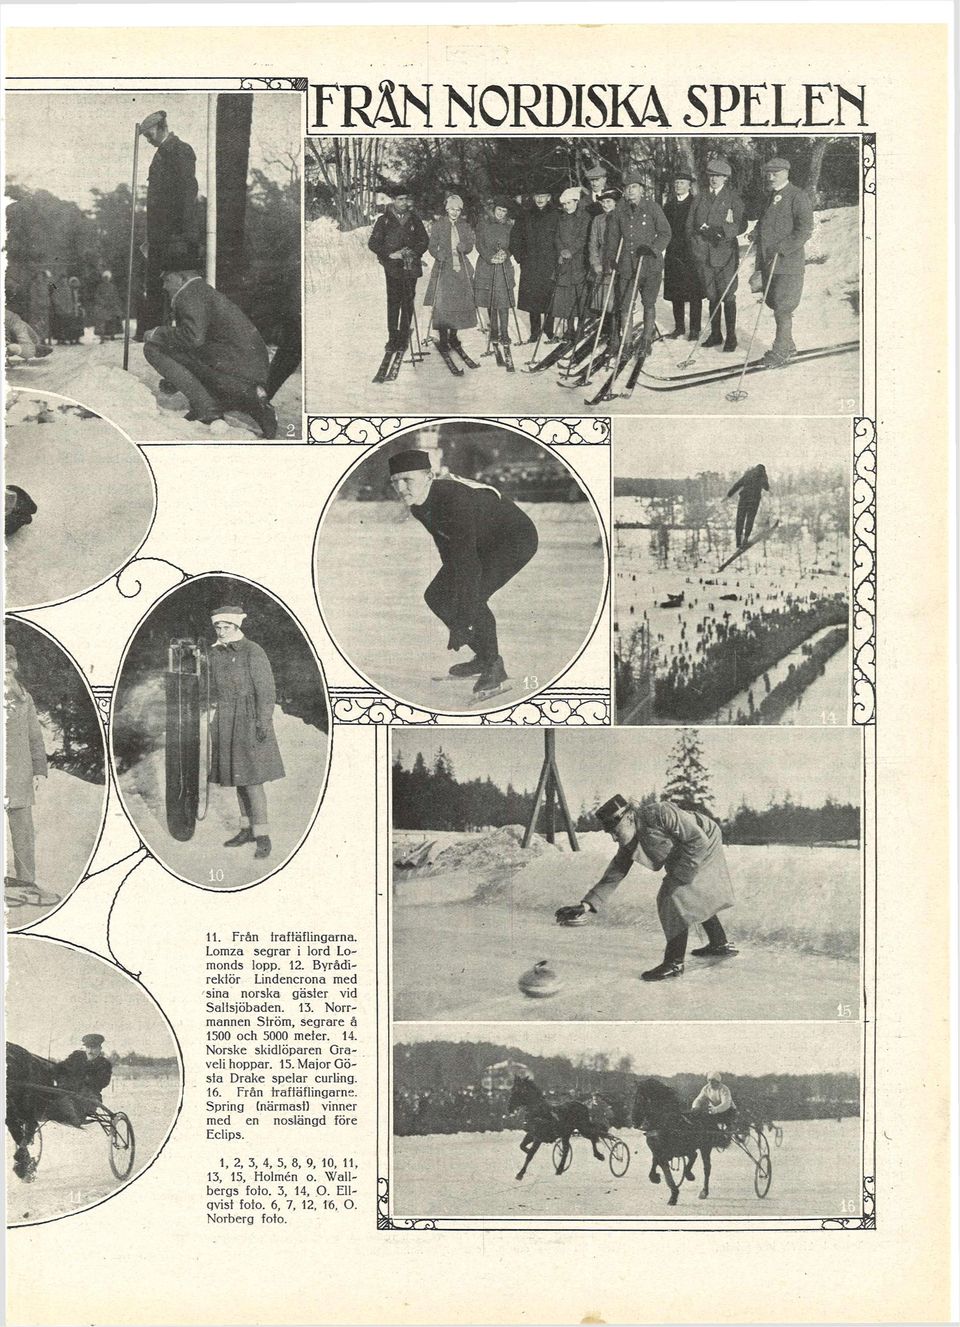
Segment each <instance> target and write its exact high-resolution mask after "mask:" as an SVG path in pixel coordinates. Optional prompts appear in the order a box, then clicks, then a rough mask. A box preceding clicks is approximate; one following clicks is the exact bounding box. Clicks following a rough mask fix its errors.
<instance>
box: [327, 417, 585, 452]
mask: <svg viewBox="0 0 960 1327" xmlns="http://www.w3.org/2000/svg"><path fill="white" fill-rule="evenodd" d="M462 418H465V416H462V415H379V416H378V415H355V416H351V415H334V416H328V415H308V416H307V438H306V441H307V444H308V445H313V446H327V447H328V446H357V447H369V446H372V445H373V444H374V443H377V442H383V441H384V440H385V439H386V438H389V437H391V436H392V435H393V434H394V433H399V432H400V431H401V430H402V429H408V428H413V427H415V426H416V425H417V424H442V423H444V422H445V421H447V420H453V419H462ZM471 418H472V416H471ZM478 418H480V417H479V416H478ZM482 419H483V422H484V423H485V424H503V425H505V426H506V427H508V428H514V429H519V430H520V431H521V432H523V433H527V434H529V435H530V437H531V438H536V439H537V441H538V442H542V443H544V444H545V445H546V446H548V447H569V446H573V445H576V444H581V445H583V446H594V447H604V446H609V445H610V420H609V419H582V418H580V417H579V416H576V415H574V416H572V417H569V418H568V417H566V416H562V417H560V418H558V417H556V416H553V415H534V416H529V417H526V418H518V417H516V416H514V415H492V416H487V415H484V416H482Z"/></svg>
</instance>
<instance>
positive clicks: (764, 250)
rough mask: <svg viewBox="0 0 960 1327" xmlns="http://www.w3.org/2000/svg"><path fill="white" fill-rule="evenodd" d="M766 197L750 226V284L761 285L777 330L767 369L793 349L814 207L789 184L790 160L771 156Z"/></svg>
mask: <svg viewBox="0 0 960 1327" xmlns="http://www.w3.org/2000/svg"><path fill="white" fill-rule="evenodd" d="M763 175H764V182H765V184H766V189H767V197H766V201H765V202H764V204H763V207H762V209H761V212H760V217H759V219H758V221H757V225H756V228H755V230H754V232H753V233H754V238H755V240H756V245H757V270H756V273H755V274H754V279H753V281H752V282H751V285H752V286H753V287H754V288H756V289H759V290H766V292H767V294H766V304H767V307H768V308H770V309H773V316H774V319H775V321H776V324H777V334H776V337H775V339H774V342H773V345H772V347H771V348H770V349H769V350H768V351H767V353H766V354H765V355H764V357H763V362H764V363H765V364H766V365H767V367H768V368H774V369H778V368H781V367H782V366H783V365H784V364H786V363H787V361H788V360H789V359H790V357H791V355H795V354H796V353H797V347H796V345H795V344H794V340H793V315H794V312H795V311H796V309H797V306H798V305H799V303H800V298H801V296H802V294H803V268H804V263H805V262H806V249H805V247H804V246H805V245H806V243H807V240H808V239H809V238H810V236H811V235H812V234H813V207H812V206H811V204H810V199H809V198H808V197H807V195H806V194H805V193H804V191H803V190H802V189H798V188H797V186H796V185H795V184H791V183H790V163H789V161H787V160H786V158H784V157H774V158H773V160H772V161H768V162H767V163H766V165H765V166H764V168H763Z"/></svg>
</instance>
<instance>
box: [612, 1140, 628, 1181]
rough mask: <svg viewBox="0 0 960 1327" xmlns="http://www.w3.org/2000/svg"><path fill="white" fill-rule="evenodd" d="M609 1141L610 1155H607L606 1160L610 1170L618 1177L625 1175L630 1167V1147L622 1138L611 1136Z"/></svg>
mask: <svg viewBox="0 0 960 1327" xmlns="http://www.w3.org/2000/svg"><path fill="white" fill-rule="evenodd" d="M609 1143H610V1155H609V1156H608V1157H607V1161H608V1163H609V1166H610V1172H611V1174H613V1175H616V1177H617V1179H619V1178H620V1176H621V1175H626V1173H627V1171H628V1169H629V1168H630V1149H629V1147H627V1145H626V1143H625V1142H624V1141H623V1139H622V1138H611V1139H610V1140H609Z"/></svg>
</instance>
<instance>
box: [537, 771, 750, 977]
mask: <svg viewBox="0 0 960 1327" xmlns="http://www.w3.org/2000/svg"><path fill="white" fill-rule="evenodd" d="M596 815H597V819H598V820H599V821H600V825H601V827H602V828H603V829H604V830H605V831H606V832H607V833H608V834H609V835H610V836H611V837H612V838H613V839H614V840H615V841H616V843H617V844H618V848H617V853H616V856H615V857H614V858H613V860H612V861H611V863H610V865H609V866H608V867H607V869H606V871H604V873H603V875H602V877H601V878H600V880H599V881H598V882H597V883H596V884H595V885H594V887H593V888H592V889H591V890H590V891H589V893H587V894H585V895H584V897H583V899H582V901H581V902H580V903H575V904H573V905H572V906H569V907H564V908H558V909H557V914H556V917H557V921H558V922H559V923H560V924H561V926H578V925H581V924H582V923H583V922H585V921H588V920H589V919H590V916H591V915H592V914H593V913H595V912H599V911H600V909H601V908H602V907H603V905H604V903H605V902H606V901H607V900H608V899H609V897H610V895H611V894H612V893H613V892H614V890H615V889H616V888H617V886H618V885H619V884H620V882H621V880H623V878H624V876H625V875H626V874H627V872H628V871H629V870H630V868H631V867H632V866H633V864H634V863H635V862H638V863H639V864H640V865H641V866H645V867H646V868H647V870H648V871H660V870H661V869H663V872H664V875H663V881H662V883H661V885H660V889H659V891H658V892H657V913H658V915H659V917H660V925H661V926H662V927H663V934H664V937H665V938H666V942H667V945H666V949H665V950H664V955H663V962H662V963H658V964H657V966H656V967H654V968H650V969H649V970H648V971H647V972H644V973H642V974H641V975H642V977H643V980H644V981H663V980H665V979H666V978H669V977H679V976H681V975H682V974H683V961H684V957H685V955H686V952H687V933H688V931H689V928H690V927H691V926H692V925H694V923H702V925H703V929H704V931H705V932H706V934H707V943H706V944H705V945H702V946H701V947H700V948H699V949H694V950H693V951H692V952H693V954H694V956H695V957H697V958H733V957H734V956H735V955H736V954H737V950H736V949H734V947H733V946H732V945H731V944H729V943H728V942H727V936H726V933H725V931H724V929H723V926H722V925H721V923H720V919H719V917H718V916H717V913H718V912H720V911H721V910H722V909H724V908H730V907H733V890H732V888H731V885H730V875H729V872H728V871H727V863H726V859H725V857H724V853H723V836H722V834H721V833H720V826H719V825H718V824H717V822H716V821H715V820H713V819H711V817H710V816H708V815H705V814H704V813H703V812H702V811H691V810H688V809H687V808H686V807H684V806H680V805H678V804H677V803H676V802H669V801H664V802H655V803H653V804H650V805H644V806H636V805H632V804H631V803H629V802H628V801H627V800H626V798H624V797H622V796H621V795H620V794H619V793H617V794H615V795H614V796H613V797H611V798H610V800H609V801H607V802H604V804H603V806H601V807H598V809H597V812H596Z"/></svg>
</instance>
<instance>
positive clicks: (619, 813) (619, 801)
mask: <svg viewBox="0 0 960 1327" xmlns="http://www.w3.org/2000/svg"><path fill="white" fill-rule="evenodd" d="M629 810H630V806H629V804H628V802H627V799H626V798H625V797H623V796H621V794H620V793H614V795H613V796H612V797H611V798H610V800H609V801H608V802H604V804H603V805H602V806H598V807H597V810H596V817H597V819H598V820H599V821H600V824H601V825H602V826H603V828H604V829H613V827H614V826H615V825H618V824H619V823H620V821H621V820H622V819H623V817H624V816H625V815H626V814H627V812H628V811H629Z"/></svg>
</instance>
